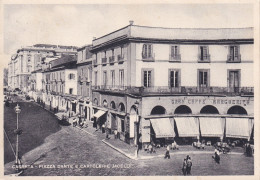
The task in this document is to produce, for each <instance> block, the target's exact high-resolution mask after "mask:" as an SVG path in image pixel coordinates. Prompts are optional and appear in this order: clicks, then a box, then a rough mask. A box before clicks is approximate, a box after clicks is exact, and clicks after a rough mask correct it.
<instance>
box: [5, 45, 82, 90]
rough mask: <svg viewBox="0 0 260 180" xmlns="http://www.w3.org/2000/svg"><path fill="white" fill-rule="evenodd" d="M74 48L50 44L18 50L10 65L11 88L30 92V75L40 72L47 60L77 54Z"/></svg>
mask: <svg viewBox="0 0 260 180" xmlns="http://www.w3.org/2000/svg"><path fill="white" fill-rule="evenodd" d="M76 52H77V48H76V47H74V46H60V45H48V44H36V45H33V46H27V47H22V48H21V49H18V50H17V54H15V55H13V56H12V58H11V62H10V63H9V66H8V67H9V71H10V72H12V73H11V74H9V78H8V79H9V83H8V84H9V86H10V87H11V88H12V89H15V88H18V89H20V90H22V91H24V92H28V91H29V90H30V87H31V86H30V74H31V73H32V72H34V71H38V70H39V69H41V68H42V65H43V64H45V60H46V58H49V57H60V56H61V55H62V54H74V55H75V54H76Z"/></svg>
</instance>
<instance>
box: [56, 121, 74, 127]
mask: <svg viewBox="0 0 260 180" xmlns="http://www.w3.org/2000/svg"><path fill="white" fill-rule="evenodd" d="M58 123H59V125H61V126H70V125H71V123H69V122H68V121H66V120H59V121H58Z"/></svg>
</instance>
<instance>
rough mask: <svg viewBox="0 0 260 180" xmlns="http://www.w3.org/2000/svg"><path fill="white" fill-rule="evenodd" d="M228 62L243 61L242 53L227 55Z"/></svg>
mask: <svg viewBox="0 0 260 180" xmlns="http://www.w3.org/2000/svg"><path fill="white" fill-rule="evenodd" d="M227 62H241V55H240V54H238V55H235V56H234V55H228V56H227Z"/></svg>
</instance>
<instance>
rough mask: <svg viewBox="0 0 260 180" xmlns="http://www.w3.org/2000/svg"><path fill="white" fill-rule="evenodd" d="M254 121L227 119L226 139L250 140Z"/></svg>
mask: <svg viewBox="0 0 260 180" xmlns="http://www.w3.org/2000/svg"><path fill="white" fill-rule="evenodd" d="M252 128H253V120H252V119H248V118H226V137H233V138H246V139H249V138H250V135H251V132H252Z"/></svg>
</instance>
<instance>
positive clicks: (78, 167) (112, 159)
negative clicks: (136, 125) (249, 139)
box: [5, 126, 254, 176]
mask: <svg viewBox="0 0 260 180" xmlns="http://www.w3.org/2000/svg"><path fill="white" fill-rule="evenodd" d="M89 128H90V127H89ZM87 130H89V131H90V130H91V129H88V128H86V129H83V130H81V129H79V128H73V127H72V126H62V127H61V130H59V131H58V132H56V133H54V134H51V135H50V136H48V137H47V138H45V139H44V143H43V144H41V145H40V146H38V147H36V148H35V149H33V150H31V151H29V152H28V153H26V154H25V155H24V156H23V159H22V162H23V164H24V165H29V164H31V163H32V162H34V161H35V162H34V164H33V167H32V168H28V169H26V170H25V171H24V173H23V174H22V175H24V176H56V175H58V176H136V175H138V176H149V175H154V176H157V175H163V176H172V175H182V172H181V167H182V161H183V158H185V157H186V154H174V153H171V159H164V158H163V157H156V158H153V159H147V160H132V159H129V158H127V157H126V156H124V155H122V154H121V153H119V152H118V151H115V150H114V149H112V148H111V147H109V146H107V145H106V144H104V143H102V142H101V140H102V138H104V134H101V133H100V131H95V130H93V129H92V131H91V133H93V134H94V135H96V136H92V135H90V134H88V133H87V132H86V131H87ZM127 146H128V145H126V147H127ZM158 153H160V152H158ZM162 155H163V153H162ZM189 155H190V156H191V158H192V161H193V166H192V175H196V176H198V175H201V176H202V175H252V174H254V158H253V157H245V156H244V155H242V154H233V155H232V154H228V155H221V161H220V164H216V163H215V162H214V161H213V159H212V157H211V156H212V154H196V153H190V154H189ZM40 157H41V158H40ZM12 165H13V162H11V163H7V164H6V165H5V168H6V169H10V168H11V166H12Z"/></svg>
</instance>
